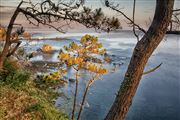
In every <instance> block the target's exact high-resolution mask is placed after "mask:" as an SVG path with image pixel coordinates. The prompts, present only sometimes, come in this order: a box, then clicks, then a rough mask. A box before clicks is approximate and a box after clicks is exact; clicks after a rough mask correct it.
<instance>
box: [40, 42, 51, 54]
mask: <svg viewBox="0 0 180 120" xmlns="http://www.w3.org/2000/svg"><path fill="white" fill-rule="evenodd" d="M42 51H43V52H45V53H48V52H52V46H51V45H48V44H44V45H43V47H42Z"/></svg>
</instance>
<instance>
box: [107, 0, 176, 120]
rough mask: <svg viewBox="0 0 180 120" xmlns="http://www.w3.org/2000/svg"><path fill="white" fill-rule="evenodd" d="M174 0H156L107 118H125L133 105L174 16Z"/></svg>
mask: <svg viewBox="0 0 180 120" xmlns="http://www.w3.org/2000/svg"><path fill="white" fill-rule="evenodd" d="M173 5H174V0H156V10H155V15H154V18H153V22H152V24H151V26H150V28H149V29H148V31H147V33H146V34H145V35H144V36H143V38H142V39H141V40H140V41H138V43H137V45H136V46H135V48H134V52H133V55H132V57H131V60H130V63H129V66H128V69H127V71H126V73H125V77H124V80H123V82H122V83H121V86H120V89H119V91H118V95H117V96H116V98H115V101H114V103H113V105H112V107H111V109H110V111H109V112H108V114H107V116H106V117H105V120H123V119H125V115H126V113H127V112H128V110H129V107H130V106H131V103H132V100H133V97H134V95H135V93H136V90H137V88H138V85H139V82H140V80H141V77H142V74H143V71H144V68H145V66H146V63H147V62H148V59H149V58H150V56H151V55H152V53H153V51H154V50H155V49H156V48H157V46H158V45H159V44H160V42H161V41H162V39H163V37H164V35H165V33H166V31H167V28H168V25H169V22H170V20H171V16H172V10H173Z"/></svg>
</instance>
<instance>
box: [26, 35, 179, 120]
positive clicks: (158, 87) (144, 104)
mask: <svg viewBox="0 0 180 120" xmlns="http://www.w3.org/2000/svg"><path fill="white" fill-rule="evenodd" d="M83 35H84V34H68V36H69V38H71V39H72V40H62V41H52V40H45V41H32V42H30V43H29V45H30V46H32V47H29V48H31V50H32V51H33V50H36V49H38V48H39V47H42V45H43V44H45V43H47V44H50V45H52V46H54V49H56V50H57V52H56V53H54V54H53V55H51V56H47V55H39V56H37V57H35V58H33V59H32V61H38V60H45V61H58V59H57V54H58V50H59V49H60V48H61V47H63V46H64V45H68V44H69V43H70V42H72V41H75V42H79V39H80V37H81V36H83ZM95 35H96V36H98V37H99V39H100V41H101V42H102V43H103V45H104V47H105V48H106V49H107V51H108V53H109V54H111V55H115V58H114V61H113V62H114V63H123V65H121V66H120V67H119V68H118V69H117V71H116V72H115V73H109V74H107V75H104V76H103V80H97V81H96V82H95V83H94V84H93V86H92V87H91V89H90V91H89V94H88V95H87V100H86V103H85V108H84V111H83V113H82V120H102V119H103V118H104V117H105V115H106V114H107V112H108V110H109V109H110V106H111V105H112V103H113V100H114V98H115V95H116V93H117V91H118V89H119V87H120V83H121V82H122V80H123V76H124V73H125V71H126V69H127V66H128V63H129V60H130V57H131V55H132V51H133V48H134V46H135V44H136V38H134V36H133V34H132V33H130V32H122V33H111V34H104V33H102V34H95ZM179 47H180V36H178V35H167V36H166V37H165V38H164V40H163V41H162V42H161V44H160V45H159V47H158V48H157V49H156V51H155V52H154V53H153V55H152V56H151V58H150V60H149V61H148V64H147V67H146V70H148V69H151V68H153V67H155V66H157V65H159V64H160V63H163V64H162V66H161V67H160V68H159V69H158V70H156V71H155V72H153V73H150V74H148V75H145V76H143V78H142V80H141V82H140V85H139V87H138V90H137V92H136V96H135V97H134V100H133V104H132V106H131V108H130V110H129V112H128V114H127V117H126V120H179V119H180V49H179ZM106 67H108V68H110V69H111V68H112V67H113V65H112V64H109V65H106ZM72 73H73V70H72V69H70V70H69V73H68V75H67V77H69V78H73V75H72ZM82 73H83V74H84V76H82V77H81V78H80V83H79V94H78V104H77V107H79V104H80V100H81V99H82V98H81V96H82V93H83V91H84V89H85V84H86V81H87V79H88V78H89V76H88V75H87V73H86V72H85V71H82ZM74 87H75V85H74V83H69V84H68V85H67V86H66V87H64V88H60V89H59V91H63V92H64V93H65V97H59V98H58V99H57V101H56V106H57V107H60V108H63V109H64V111H65V112H66V113H69V114H70V113H71V109H72V108H71V106H72V98H73V93H74Z"/></svg>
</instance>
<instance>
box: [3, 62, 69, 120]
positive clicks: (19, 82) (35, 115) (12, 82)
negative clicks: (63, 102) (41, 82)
mask: <svg viewBox="0 0 180 120" xmlns="http://www.w3.org/2000/svg"><path fill="white" fill-rule="evenodd" d="M56 96H57V93H55V92H54V91H53V90H52V89H48V88H47V89H40V88H39V87H38V86H37V84H36V83H35V82H34V80H33V78H32V77H31V75H30V73H29V72H27V71H25V70H22V69H21V68H20V67H19V66H18V65H17V63H15V62H11V61H6V64H5V71H1V72H0V120H68V117H67V115H65V114H63V113H62V112H60V110H58V109H56V108H55V107H54V105H53V102H52V101H53V99H55V97H56Z"/></svg>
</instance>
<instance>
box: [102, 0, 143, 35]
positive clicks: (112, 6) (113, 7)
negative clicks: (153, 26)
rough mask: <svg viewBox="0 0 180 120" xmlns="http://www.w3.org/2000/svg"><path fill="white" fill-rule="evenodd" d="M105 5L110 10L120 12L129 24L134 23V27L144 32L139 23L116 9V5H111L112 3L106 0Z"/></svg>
mask: <svg viewBox="0 0 180 120" xmlns="http://www.w3.org/2000/svg"><path fill="white" fill-rule="evenodd" d="M105 5H106V7H109V8H111V9H112V10H114V11H116V12H118V13H120V14H121V15H123V16H124V17H125V18H126V19H127V20H128V21H129V22H130V24H132V25H134V26H135V27H137V28H138V29H139V30H140V31H142V32H143V33H146V30H144V29H143V28H141V27H140V26H139V25H137V24H136V23H134V21H133V20H131V19H130V18H129V17H128V16H127V15H126V14H125V13H124V12H122V11H121V10H120V9H118V5H116V6H115V5H113V4H112V3H111V4H110V3H109V1H108V0H105Z"/></svg>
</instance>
